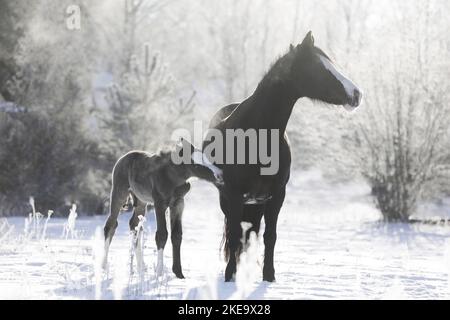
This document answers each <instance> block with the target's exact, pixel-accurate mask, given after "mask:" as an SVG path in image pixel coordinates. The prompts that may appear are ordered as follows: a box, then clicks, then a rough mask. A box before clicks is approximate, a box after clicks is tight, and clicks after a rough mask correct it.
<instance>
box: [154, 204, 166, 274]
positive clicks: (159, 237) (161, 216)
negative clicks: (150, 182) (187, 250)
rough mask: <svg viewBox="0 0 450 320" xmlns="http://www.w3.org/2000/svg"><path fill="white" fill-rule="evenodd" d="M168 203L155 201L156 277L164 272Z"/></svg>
mask: <svg viewBox="0 0 450 320" xmlns="http://www.w3.org/2000/svg"><path fill="white" fill-rule="evenodd" d="M167 207H168V205H167V203H166V202H165V201H162V200H159V201H155V214H156V235H155V240H156V248H157V249H158V262H157V264H156V275H157V276H161V275H162V273H163V271H164V261H163V259H164V247H165V246H166V242H167V236H168V233H167V226H166V210H167Z"/></svg>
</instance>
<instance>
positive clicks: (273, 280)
mask: <svg viewBox="0 0 450 320" xmlns="http://www.w3.org/2000/svg"><path fill="white" fill-rule="evenodd" d="M263 281H267V282H275V277H263Z"/></svg>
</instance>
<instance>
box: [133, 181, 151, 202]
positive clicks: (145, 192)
mask: <svg viewBox="0 0 450 320" xmlns="http://www.w3.org/2000/svg"><path fill="white" fill-rule="evenodd" d="M130 189H131V190H130V191H131V192H133V194H134V195H135V196H136V197H137V198H138V199H139V200H140V201H142V202H145V203H151V204H154V202H155V200H154V199H153V185H152V184H151V183H149V184H148V185H142V184H140V183H134V184H133V185H132V186H131V187H130Z"/></svg>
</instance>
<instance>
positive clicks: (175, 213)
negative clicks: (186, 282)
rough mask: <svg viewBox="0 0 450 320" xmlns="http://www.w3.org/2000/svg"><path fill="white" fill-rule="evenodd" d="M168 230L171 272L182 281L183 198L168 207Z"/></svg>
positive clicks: (175, 200) (177, 199)
mask: <svg viewBox="0 0 450 320" xmlns="http://www.w3.org/2000/svg"><path fill="white" fill-rule="evenodd" d="M169 208H170V229H171V240H172V253H173V264H172V271H173V273H174V274H175V275H176V276H177V278H179V279H184V275H183V271H182V268H181V256H180V248H181V240H182V238H183V228H182V215H183V210H184V198H182V197H181V198H176V199H174V200H173V201H172V203H171V205H170V207H169Z"/></svg>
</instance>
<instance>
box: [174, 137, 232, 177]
mask: <svg viewBox="0 0 450 320" xmlns="http://www.w3.org/2000/svg"><path fill="white" fill-rule="evenodd" d="M176 152H177V153H178V154H179V155H180V156H181V157H182V158H184V159H186V160H187V161H184V162H183V168H184V170H186V174H187V176H189V177H197V178H199V179H203V180H206V181H208V182H211V183H214V184H215V185H217V186H222V185H223V173H222V170H221V169H220V168H219V167H217V166H215V165H214V164H212V163H211V162H210V161H209V160H208V157H207V156H206V155H205V154H204V153H203V152H202V151H201V150H199V149H197V148H195V147H194V146H193V145H192V144H191V143H190V142H188V141H187V140H185V139H181V140H180V143H179V144H178V145H177V151H176ZM186 155H187V156H186ZM185 156H186V157H185Z"/></svg>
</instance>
